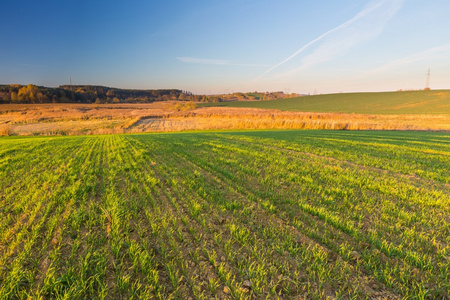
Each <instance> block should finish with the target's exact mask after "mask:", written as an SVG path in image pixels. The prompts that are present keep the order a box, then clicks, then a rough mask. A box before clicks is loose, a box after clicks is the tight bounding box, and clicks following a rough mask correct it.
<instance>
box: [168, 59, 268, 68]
mask: <svg viewBox="0 0 450 300" xmlns="http://www.w3.org/2000/svg"><path fill="white" fill-rule="evenodd" d="M176 59H178V60H180V61H182V62H184V63H188V64H200V65H220V66H241V67H267V65H260V64H236V63H232V62H231V61H229V60H224V59H208V58H195V57H177V58H176Z"/></svg>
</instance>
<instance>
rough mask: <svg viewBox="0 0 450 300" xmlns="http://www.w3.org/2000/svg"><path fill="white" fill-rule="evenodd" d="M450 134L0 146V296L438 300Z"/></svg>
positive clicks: (90, 140) (50, 141)
mask: <svg viewBox="0 0 450 300" xmlns="http://www.w3.org/2000/svg"><path fill="white" fill-rule="evenodd" d="M449 156H450V135H449V134H447V133H431V132H427V133H424V132H422V133H421V132H338V131H253V132H221V133H217V132H204V133H176V134H148V135H115V136H113V135H112V136H84V137H57V138H55V137H49V138H17V137H8V138H2V139H0V176H1V178H2V180H1V181H0V191H1V194H0V213H1V218H0V298H1V299H17V298H19V299H23V298H38V299H45V298H57V299H62V298H66V299H85V298H101V299H105V298H108V299H109V298H130V299H151V298H156V299H188V298H192V299H209V298H214V297H216V298H219V299H225V298H234V299H252V298H253V299H261V298H271V299H277V298H283V299H298V298H307V299H324V298H327V297H332V298H338V299H371V298H405V299H426V298H430V299H433V298H437V299H446V298H448V297H450V295H449V292H448V291H449V290H450V285H449V282H450V278H449V275H448V274H449V272H448V265H449V263H448V261H449V257H450V225H449V224H450V222H448V220H449V219H450V213H449V211H450V207H449V206H450V187H449V183H450V174H449V172H448V170H450V160H449Z"/></svg>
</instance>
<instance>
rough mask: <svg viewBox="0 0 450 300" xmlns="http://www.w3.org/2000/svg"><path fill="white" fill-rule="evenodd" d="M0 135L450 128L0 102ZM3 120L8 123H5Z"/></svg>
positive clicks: (379, 120)
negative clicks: (2, 103)
mask: <svg viewBox="0 0 450 300" xmlns="http://www.w3.org/2000/svg"><path fill="white" fill-rule="evenodd" d="M0 124H4V125H1V126H0V134H1V135H11V134H16V135H83V134H109V133H136V132H156V131H157V132H160V131H182V130H216V129H336V130H435V131H450V116H449V115H425V114H424V115H369V114H341V113H311V112H287V111H279V110H268V109H258V108H232V107H203V108H196V106H195V104H194V103H184V102H176V101H173V102H164V103H161V102H159V103H152V104H103V105H95V104H30V105H17V104H16V105H1V106H0ZM6 124H7V125H6Z"/></svg>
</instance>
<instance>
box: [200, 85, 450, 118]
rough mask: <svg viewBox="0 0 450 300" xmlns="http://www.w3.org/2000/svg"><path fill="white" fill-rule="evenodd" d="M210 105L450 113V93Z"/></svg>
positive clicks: (328, 96)
mask: <svg viewBox="0 0 450 300" xmlns="http://www.w3.org/2000/svg"><path fill="white" fill-rule="evenodd" d="M207 106H228V107H252V108H265V109H279V110H286V111H307V112H339V113H359V114H450V90H432V91H407V92H381V93H344V94H326V95H315V96H304V97H298V98H290V99H280V100H272V101H239V102H225V103H214V104H208V105H207Z"/></svg>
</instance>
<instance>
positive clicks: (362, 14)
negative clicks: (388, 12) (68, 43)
mask: <svg viewBox="0 0 450 300" xmlns="http://www.w3.org/2000/svg"><path fill="white" fill-rule="evenodd" d="M388 1H390V0H388ZM385 2H387V1H386V0H383V1H380V2H378V3H377V4H375V5H373V6H370V7H367V8H366V9H364V10H363V11H361V12H359V13H358V14H357V15H356V16H354V17H353V18H351V19H350V20H348V21H346V22H344V23H342V24H341V25H339V26H337V27H335V28H333V29H331V30H329V31H327V32H325V33H324V34H322V35H321V36H319V37H318V38H316V39H314V40H312V41H311V42H309V43H308V44H306V45H305V46H303V47H301V48H300V49H298V50H297V51H296V52H295V53H294V54H292V55H291V56H289V57H288V58H286V59H284V60H283V61H281V62H279V63H278V64H276V65H274V66H272V67H270V68H269V69H268V70H267V71H265V72H264V73H262V74H261V75H259V76H258V77H256V78H255V80H258V79H260V78H261V77H263V76H264V75H266V74H268V73H269V72H271V71H272V70H273V69H275V68H277V67H279V66H281V65H283V64H285V63H287V62H288V61H290V60H291V59H293V58H294V57H296V56H297V55H299V54H300V53H302V52H303V51H305V50H306V49H307V48H309V47H310V46H311V45H314V44H315V43H317V42H319V41H321V40H322V39H324V38H325V37H327V36H328V35H330V34H332V33H334V32H336V31H338V30H341V29H343V28H345V27H347V26H349V25H351V24H352V23H354V22H355V21H357V20H359V19H361V18H363V17H365V16H366V15H368V14H370V13H371V12H373V11H374V10H376V9H377V8H379V7H380V6H381V5H383V4H384V3H385Z"/></svg>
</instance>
